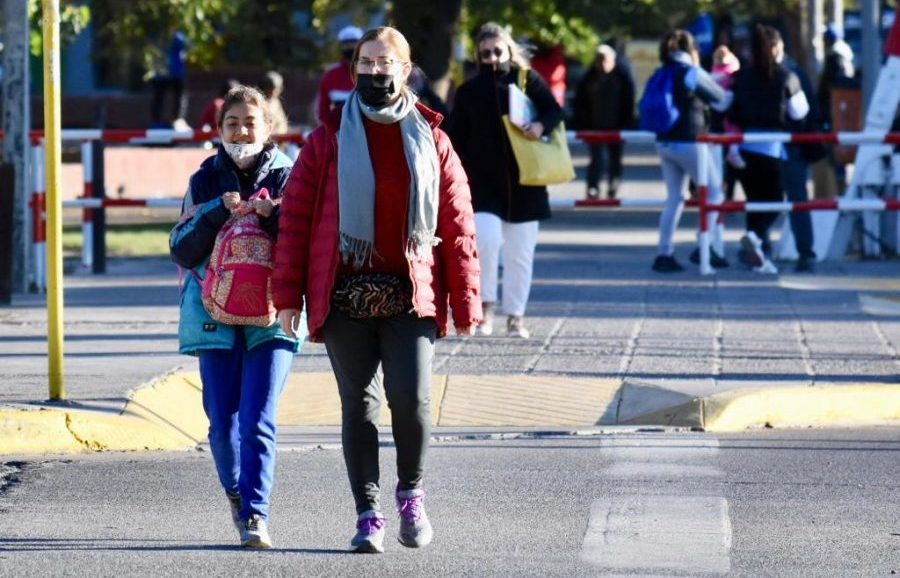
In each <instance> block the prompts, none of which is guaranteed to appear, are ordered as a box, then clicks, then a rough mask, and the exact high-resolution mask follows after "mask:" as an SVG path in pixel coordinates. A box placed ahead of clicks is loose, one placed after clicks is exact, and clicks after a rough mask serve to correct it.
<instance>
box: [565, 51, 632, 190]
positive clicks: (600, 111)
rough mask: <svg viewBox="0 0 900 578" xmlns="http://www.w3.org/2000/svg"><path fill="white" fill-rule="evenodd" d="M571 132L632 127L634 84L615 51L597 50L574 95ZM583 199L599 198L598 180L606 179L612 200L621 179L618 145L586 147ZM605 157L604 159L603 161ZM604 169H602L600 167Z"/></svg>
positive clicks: (620, 156) (619, 146) (597, 144)
mask: <svg viewBox="0 0 900 578" xmlns="http://www.w3.org/2000/svg"><path fill="white" fill-rule="evenodd" d="M574 112H575V128H576V129H579V130H626V129H629V128H632V127H633V125H634V81H633V80H632V78H631V73H630V72H629V71H628V70H627V69H624V68H622V67H620V66H619V65H618V62H617V56H616V51H615V49H614V48H613V47H612V46H609V45H608V44H601V45H600V46H599V47H598V48H597V56H596V58H595V59H594V63H593V66H591V68H590V70H588V71H587V73H585V75H584V77H583V78H582V79H581V82H580V83H579V84H578V89H577V91H576V93H575V105H574ZM588 147H589V149H590V153H591V162H590V164H589V165H588V170H587V197H588V198H589V199H598V198H600V188H599V185H600V179H601V178H603V175H604V173H605V174H606V176H607V189H606V196H607V197H608V198H610V199H614V198H616V193H617V192H618V190H619V183H620V182H621V179H622V143H590V144H589V145H588ZM604 157H605V158H604ZM604 165H605V166H604Z"/></svg>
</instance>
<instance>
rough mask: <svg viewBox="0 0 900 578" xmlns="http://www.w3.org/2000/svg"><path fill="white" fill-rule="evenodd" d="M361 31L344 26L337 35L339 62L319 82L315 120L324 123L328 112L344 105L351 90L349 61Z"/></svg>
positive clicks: (360, 36) (351, 81) (351, 79)
mask: <svg viewBox="0 0 900 578" xmlns="http://www.w3.org/2000/svg"><path fill="white" fill-rule="evenodd" d="M362 35H363V31H362V29H361V28H358V27H356V26H344V27H343V28H341V30H340V32H338V35H337V41H338V44H339V45H340V50H341V60H340V62H338V63H336V64H334V65H332V66H331V68H329V69H328V70H326V71H325V74H323V75H322V79H321V80H320V81H319V96H318V100H317V102H318V104H317V106H316V119H317V120H318V121H319V123H322V122H325V119H326V118H327V117H328V113H329V111H331V110H332V109H334V108H335V107H337V106H340V105H342V104H344V101H346V100H347V97H348V96H349V95H350V91H352V90H353V78H352V77H351V75H350V60H351V59H352V58H353V50H354V49H355V48H356V44H357V42H359V39H360V38H362Z"/></svg>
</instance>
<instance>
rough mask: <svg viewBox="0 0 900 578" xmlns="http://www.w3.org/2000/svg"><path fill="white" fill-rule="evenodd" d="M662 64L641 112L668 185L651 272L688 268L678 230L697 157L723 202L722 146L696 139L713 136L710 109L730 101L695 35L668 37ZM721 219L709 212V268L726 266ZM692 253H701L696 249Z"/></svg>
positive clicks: (712, 198)
mask: <svg viewBox="0 0 900 578" xmlns="http://www.w3.org/2000/svg"><path fill="white" fill-rule="evenodd" d="M659 60H660V62H661V63H662V66H661V67H660V68H658V69H657V71H656V72H655V73H654V75H653V76H652V77H651V78H650V80H649V81H648V83H647V87H646V88H645V90H644V95H643V96H642V97H641V103H640V106H639V109H640V115H641V128H642V129H644V130H651V131H653V132H655V133H656V150H657V152H658V153H659V159H660V165H661V168H662V173H663V178H664V180H665V182H666V204H665V207H664V208H663V211H662V213H661V214H660V216H659V254H658V255H657V257H656V260H655V261H654V262H653V270H654V271H657V272H660V273H676V272H678V271H683V270H684V267H682V266H681V264H680V263H679V262H678V261H677V260H676V259H675V245H674V237H675V229H677V228H678V221H679V220H680V219H681V212H682V210H683V209H684V197H683V194H684V189H685V179H686V177H688V176H690V178H691V180H693V181H694V182H695V183H696V182H699V175H698V174H697V159H698V155H701V154H702V155H706V157H707V159H706V167H707V170H708V172H707V175H706V181H707V182H708V183H709V197H708V200H709V202H710V203H720V202H721V201H722V171H721V156H722V153H721V148H720V147H716V146H711V145H703V144H698V143H697V142H696V138H697V137H698V136H700V135H702V134H706V133H707V132H709V125H710V113H709V109H710V108H713V109H714V110H717V111H724V110H725V109H726V108H728V105H729V104H730V103H731V93H729V92H726V91H724V90H722V88H721V87H720V86H719V85H718V84H716V82H715V80H713V78H712V77H711V76H710V75H709V74H708V73H707V72H706V71H705V70H703V69H702V68H700V66H699V65H698V57H697V48H696V45H695V43H694V37H693V36H692V35H691V33H690V32H688V31H687V30H673V31H672V32H669V33H668V34H666V36H665V37H664V38H663V39H662V41H661V42H660V44H659ZM717 219H718V213H710V215H709V230H710V231H714V240H713V250H712V255H711V264H712V266H713V267H727V266H728V261H726V260H725V257H724V250H723V243H722V239H721V236H722V228H721V227H717V226H716V221H717ZM694 253H695V254H697V255H699V251H698V250H695V251H694ZM693 257H694V255H692V258H693ZM692 260H693V259H692Z"/></svg>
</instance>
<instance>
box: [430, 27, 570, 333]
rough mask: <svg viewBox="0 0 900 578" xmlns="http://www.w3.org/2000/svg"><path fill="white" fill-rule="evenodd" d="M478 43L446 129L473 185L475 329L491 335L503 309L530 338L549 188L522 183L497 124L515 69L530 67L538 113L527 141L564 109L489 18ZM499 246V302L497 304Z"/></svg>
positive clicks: (512, 327) (512, 326) (509, 324)
mask: <svg viewBox="0 0 900 578" xmlns="http://www.w3.org/2000/svg"><path fill="white" fill-rule="evenodd" d="M476 48H477V50H478V53H477V55H478V74H477V75H476V76H475V77H474V78H472V79H470V80H468V81H466V82H465V83H463V84H462V85H461V86H460V87H459V90H457V91H456V96H455V99H454V104H453V109H452V110H453V112H452V114H451V115H450V119H449V120H448V123H447V133H448V134H449V135H450V138H451V139H453V144H454V146H455V147H456V150H457V151H458V152H459V156H460V158H461V159H462V163H463V166H464V167H465V169H466V173H467V174H468V175H469V182H470V184H471V187H472V203H473V204H474V206H475V225H476V228H477V230H478V237H477V240H478V256H479V259H480V261H481V292H482V299H483V300H484V306H485V312H484V321H483V322H482V324H481V326H480V327H479V332H480V333H481V334H482V335H491V334H492V333H493V331H494V315H495V313H496V312H497V311H498V310H500V311H502V312H503V313H505V314H506V315H507V316H508V317H507V320H506V332H507V335H510V336H513V337H520V338H525V339H527V338H528V337H530V335H531V332H530V331H529V330H528V328H527V327H526V326H525V320H524V315H525V308H526V306H527V305H528V294H529V293H530V292H531V278H532V269H533V267H534V250H535V246H536V245H537V236H538V223H539V222H540V221H542V220H544V219H548V218H550V201H549V197H548V194H547V187H545V186H526V185H522V184H519V167H518V165H517V164H516V158H515V156H514V155H513V151H512V148H511V145H510V143H509V136H508V135H507V133H506V130H505V129H504V125H503V121H502V116H503V115H505V114H508V113H509V91H510V85H517V84H518V81H519V70H522V69H526V70H527V77H526V82H525V93H526V95H527V96H528V97H529V98H530V99H531V101H532V102H533V103H534V105H535V108H536V112H537V115H536V119H535V120H533V121H532V122H531V124H530V125H529V126H528V127H527V130H526V131H525V132H526V134H527V135H528V136H529V137H530V138H533V139H538V138H541V137H543V136H545V135H548V134H550V132H551V131H552V130H553V129H554V128H555V127H556V125H557V124H559V123H560V122H561V121H562V118H563V112H562V109H561V108H560V107H559V105H558V104H557V103H556V100H555V99H554V98H553V94H552V93H551V92H550V90H549V89H548V88H547V85H546V84H545V83H544V81H543V80H542V79H541V77H540V76H539V75H538V74H537V73H536V72H534V71H533V70H529V69H528V67H529V64H528V59H527V58H526V57H525V55H524V54H523V53H522V51H521V49H520V48H519V45H518V44H517V43H516V42H515V41H514V40H513V39H512V38H511V37H510V35H509V32H507V31H506V29H505V28H503V27H502V26H500V25H499V24H496V23H493V22H489V23H487V24H485V25H484V26H482V27H481V30H480V31H479V32H478V36H477V38H476ZM501 251H502V254H503V303H502V306H500V307H498V291H497V285H498V280H499V269H500V254H501Z"/></svg>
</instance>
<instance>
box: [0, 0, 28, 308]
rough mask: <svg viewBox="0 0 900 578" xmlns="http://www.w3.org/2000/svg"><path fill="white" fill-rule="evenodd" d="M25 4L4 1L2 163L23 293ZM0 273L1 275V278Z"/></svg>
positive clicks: (15, 274)
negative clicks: (9, 176)
mask: <svg viewBox="0 0 900 578" xmlns="http://www.w3.org/2000/svg"><path fill="white" fill-rule="evenodd" d="M28 36H29V22H28V2H23V1H22V0H3V131H4V134H5V135H6V136H5V138H4V139H3V160H4V163H7V164H9V165H11V166H12V167H13V170H14V171H15V172H14V178H13V182H14V183H15V185H14V188H13V190H12V191H7V192H4V194H12V195H13V203H12V205H13V214H12V252H13V255H12V270H11V272H10V276H11V278H10V281H11V283H10V287H11V288H12V290H13V291H25V290H26V289H27V279H28V271H29V255H30V251H29V246H30V244H29V238H30V237H29V235H28V196H29V194H30V191H29V188H30V187H29V183H30V181H31V179H30V178H28V177H29V172H28V153H29V140H28V132H29V130H30V119H31V105H30V92H31V91H30V84H29V82H28ZM3 274H4V273H3V272H0V275H3Z"/></svg>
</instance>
